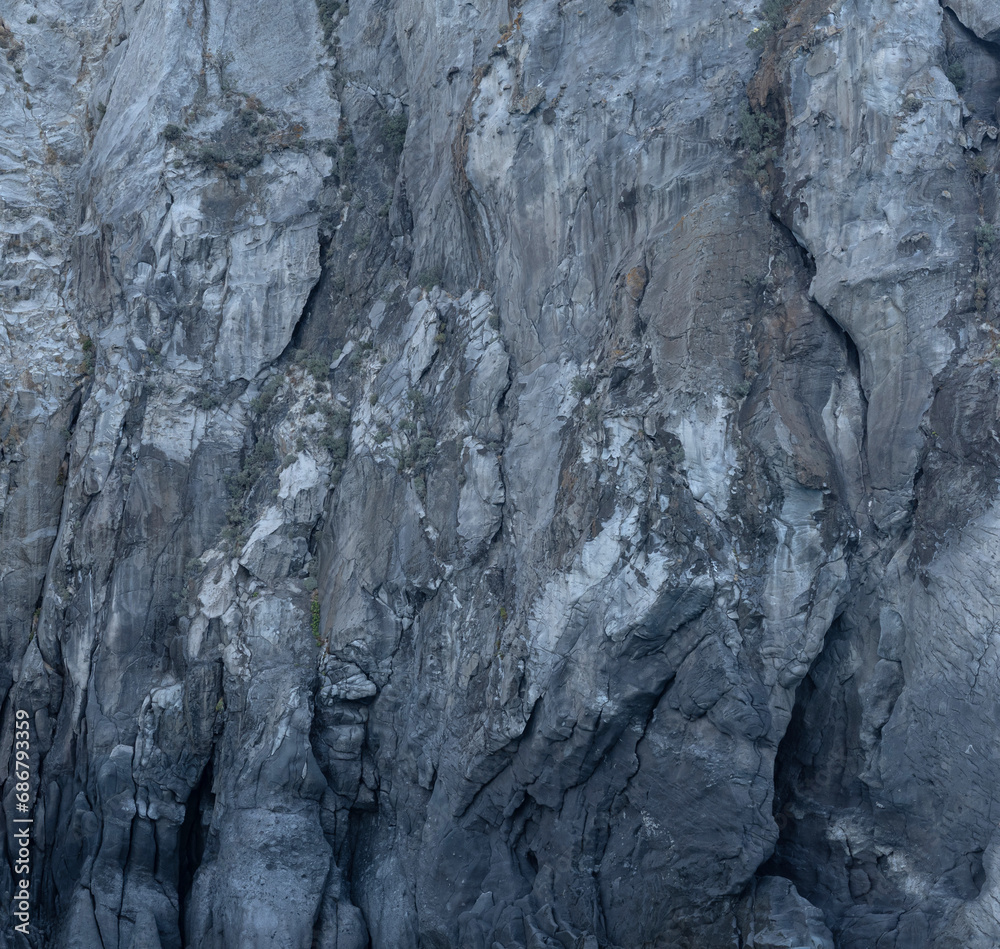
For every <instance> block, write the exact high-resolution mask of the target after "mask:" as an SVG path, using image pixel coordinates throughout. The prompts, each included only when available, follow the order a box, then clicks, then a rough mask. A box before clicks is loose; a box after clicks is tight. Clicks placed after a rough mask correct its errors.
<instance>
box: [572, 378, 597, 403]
mask: <svg viewBox="0 0 1000 949" xmlns="http://www.w3.org/2000/svg"><path fill="white" fill-rule="evenodd" d="M570 389H572V391H573V393H574V395H578V396H580V397H581V398H586V397H587V396H588V395H591V394H593V391H594V381H593V380H592V379H590V378H589V377H588V376H575V377H574V378H573V381H572V382H571V383H570Z"/></svg>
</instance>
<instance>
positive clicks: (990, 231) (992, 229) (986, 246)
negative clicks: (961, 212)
mask: <svg viewBox="0 0 1000 949" xmlns="http://www.w3.org/2000/svg"><path fill="white" fill-rule="evenodd" d="M998 236H1000V234H998V229H997V226H996V225H995V224H979V225H977V226H976V246H977V247H980V248H982V250H983V252H984V253H987V254H988V253H989V252H990V251H991V250H992V249H993V246H994V244H996V242H997V237H998Z"/></svg>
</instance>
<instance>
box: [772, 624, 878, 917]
mask: <svg viewBox="0 0 1000 949" xmlns="http://www.w3.org/2000/svg"><path fill="white" fill-rule="evenodd" d="M851 638H852V637H851V631H850V630H849V629H848V628H847V627H846V625H845V624H844V623H843V622H842V619H841V618H840V617H838V618H837V619H835V620H834V621H833V623H832V624H831V626H830V628H829V630H828V631H827V634H826V638H825V640H824V644H823V648H822V650H821V651H820V653H819V655H818V656H817V657H816V659H815V660H814V661H813V664H812V666H811V667H810V669H809V672H808V673H807V674H806V676H805V677H804V678H803V679H802V681H801V682H800V683H799V684H798V686H797V688H796V690H795V702H794V704H793V707H792V714H791V718H790V720H789V723H788V727H787V728H786V730H785V735H784V737H783V738H782V739H781V742H780V743H779V745H778V751H777V754H776V755H775V760H774V801H773V805H772V813H773V815H774V820H775V823H776V824H777V826H778V839H777V841H776V843H775V846H774V851H773V853H772V854H771V856H770V857H769V858H768V859H767V860H765V861H764V862H763V863H762V864H761V865H760V867H759V868H758V869H757V873H756V877H757V878H758V879H759V878H762V877H766V876H778V877H784V878H785V879H787V880H790V881H791V882H792V883H793V884H794V886H795V888H796V890H797V891H798V892H799V894H800V895H801V896H803V897H804V898H805V899H807V900H808V901H809V902H810V903H812V904H813V905H814V906H816V907H818V908H819V909H820V910H821V911H822V912H823V913H824V916H825V917H826V925H827V926H828V927H829V928H830V929H831V930H832V931H833V932H834V933H836V931H837V925H838V921H839V920H841V919H843V918H844V914H845V912H846V911H847V910H848V909H849V907H850V906H851V905H852V904H853V902H854V900H853V898H852V895H851V890H850V882H849V877H850V872H851V870H852V868H853V867H852V865H849V864H848V863H845V859H844V855H843V854H842V853H841V852H840V851H839V850H837V849H836V842H835V841H833V840H832V838H831V837H830V834H829V830H830V827H829V823H830V815H832V814H837V813H839V814H843V813H846V812H850V811H851V810H855V809H857V808H858V807H859V806H860V807H863V805H864V802H865V789H864V788H863V785H862V783H861V782H860V780H858V773H859V771H860V768H861V762H860V759H859V758H858V752H859V748H858V735H857V734H856V730H857V728H858V726H859V723H860V720H861V705H860V697H859V696H858V692H857V688H856V684H855V683H854V679H853V676H847V675H846V673H845V672H844V669H845V666H847V665H849V664H850V656H851V650H852V646H851V642H850V640H851ZM845 676H846V677H845Z"/></svg>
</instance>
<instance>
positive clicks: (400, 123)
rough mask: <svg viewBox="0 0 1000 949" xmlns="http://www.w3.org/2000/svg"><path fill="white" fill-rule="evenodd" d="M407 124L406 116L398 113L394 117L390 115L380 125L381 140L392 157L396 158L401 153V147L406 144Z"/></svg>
mask: <svg viewBox="0 0 1000 949" xmlns="http://www.w3.org/2000/svg"><path fill="white" fill-rule="evenodd" d="M407 124H408V123H407V121H406V116H405V115H404V114H403V113H402V112H399V113H397V114H396V115H390V116H389V118H387V119H386V120H385V122H384V123H383V125H382V138H383V139H384V140H385V144H386V147H387V148H388V149H389V152H390V154H392V155H393V156H398V155H399V154H400V153H401V152H402V151H403V145H404V144H405V143H406V126H407Z"/></svg>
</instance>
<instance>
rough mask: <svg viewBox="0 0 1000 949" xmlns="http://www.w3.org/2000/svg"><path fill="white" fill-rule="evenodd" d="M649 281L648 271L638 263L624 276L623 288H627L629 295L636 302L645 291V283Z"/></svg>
mask: <svg viewBox="0 0 1000 949" xmlns="http://www.w3.org/2000/svg"><path fill="white" fill-rule="evenodd" d="M648 282H649V273H648V271H647V270H646V268H645V267H644V266H643V265H642V264H639V266H638V267H633V268H632V269H631V270H630V271H629V272H628V276H626V277H625V289H626V290H628V294H629V296H630V297H631V298H632V299H633V300H635V302H636V303H638V302H639V301H640V300H641V299H642V296H643V294H644V293H645V292H646V284H647V283H648Z"/></svg>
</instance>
